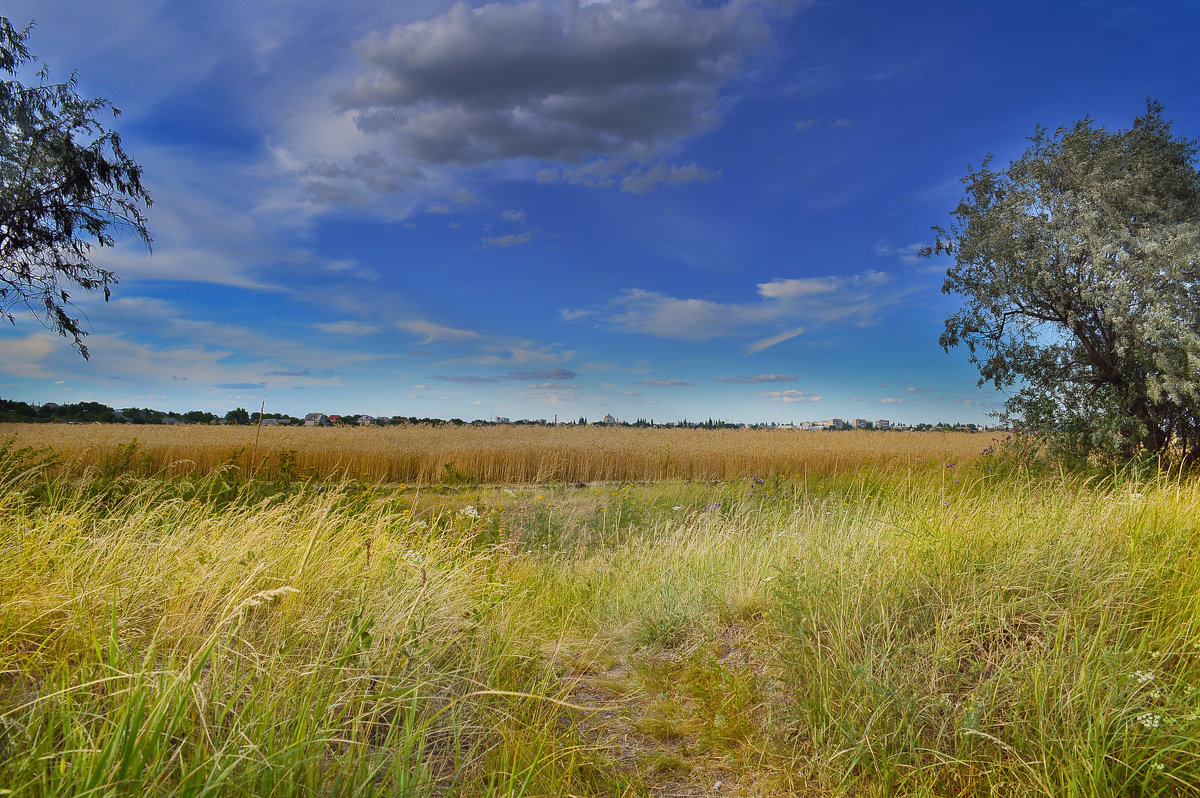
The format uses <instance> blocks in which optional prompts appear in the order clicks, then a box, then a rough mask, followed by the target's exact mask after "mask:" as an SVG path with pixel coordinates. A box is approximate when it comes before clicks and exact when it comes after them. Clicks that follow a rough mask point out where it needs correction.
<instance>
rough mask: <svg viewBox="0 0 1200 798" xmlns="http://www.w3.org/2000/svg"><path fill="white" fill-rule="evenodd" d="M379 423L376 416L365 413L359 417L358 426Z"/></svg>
mask: <svg viewBox="0 0 1200 798" xmlns="http://www.w3.org/2000/svg"><path fill="white" fill-rule="evenodd" d="M378 423H379V419H377V418H375V416H366V415H364V416H359V417H358V426H360V427H370V426H372V425H374V424H378Z"/></svg>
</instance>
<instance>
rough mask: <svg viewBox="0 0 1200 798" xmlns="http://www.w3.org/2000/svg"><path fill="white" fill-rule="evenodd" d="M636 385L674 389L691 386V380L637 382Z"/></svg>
mask: <svg viewBox="0 0 1200 798" xmlns="http://www.w3.org/2000/svg"><path fill="white" fill-rule="evenodd" d="M637 384H638V385H650V386H654V387H660V388H661V387H674V386H681V385H691V384H692V381H691V380H638V381H637Z"/></svg>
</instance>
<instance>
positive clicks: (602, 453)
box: [0, 424, 990, 484]
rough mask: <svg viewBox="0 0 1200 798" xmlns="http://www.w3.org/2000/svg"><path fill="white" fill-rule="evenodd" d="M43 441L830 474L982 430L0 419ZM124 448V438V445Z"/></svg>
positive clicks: (111, 450) (433, 461)
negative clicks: (308, 424)
mask: <svg viewBox="0 0 1200 798" xmlns="http://www.w3.org/2000/svg"><path fill="white" fill-rule="evenodd" d="M13 436H15V437H16V440H17V442H18V445H20V446H35V447H46V446H48V447H51V448H53V449H54V450H55V451H58V452H61V453H63V454H65V455H66V456H67V457H68V458H69V460H70V461H71V463H72V464H74V465H75V466H76V467H77V468H84V467H88V466H93V467H96V466H100V467H103V466H105V465H106V464H111V463H112V462H113V460H112V458H113V456H114V454H118V455H119V456H121V457H124V458H125V459H126V460H127V461H128V463H127V464H128V465H131V466H136V467H138V468H141V469H142V470H144V471H146V472H147V473H167V474H196V473H199V474H204V473H208V472H209V471H211V470H212V469H214V468H220V467H223V466H227V465H230V464H233V465H236V466H238V467H240V468H243V469H245V470H247V471H249V472H252V473H255V474H257V475H260V476H267V475H271V474H275V473H278V471H279V470H280V468H281V467H282V469H283V470H284V471H285V472H286V473H288V474H289V475H292V474H296V475H302V476H322V477H329V476H334V475H347V476H351V477H354V478H360V479H365V480H370V481H384V482H406V483H417V482H420V483H426V484H428V483H435V482H447V481H450V482H454V481H457V482H484V483H505V484H511V483H514V482H556V481H557V482H593V481H597V480H599V481H614V480H646V479H735V478H737V477H740V476H744V475H746V474H751V473H759V474H794V473H801V474H803V473H834V472H839V471H843V470H847V469H855V468H860V467H887V468H891V467H898V466H899V467H909V466H922V465H928V464H930V463H936V462H950V461H955V460H964V459H967V458H973V457H976V456H978V455H979V452H980V450H981V449H982V448H984V447H985V446H987V445H988V441H989V440H990V437H989V436H987V435H980V434H972V433H967V432H958V433H929V432H868V431H861V430H860V431H854V432H850V431H845V432H819V433H818V432H798V431H794V430H788V431H773V430H688V429H634V428H628V427H612V428H609V427H578V428H576V427H525V426H511V427H508V426H506V427H470V426H466V427H453V426H440V427H429V426H424V425H422V426H416V427H365V428H364V427H327V428H316V427H263V428H262V429H259V428H257V427H233V426H230V427H220V426H191V427H166V426H133V425H128V424H121V425H118V424H93V425H79V426H68V425H61V424H0V440H5V439H7V438H10V437H13ZM131 444H133V447H132V448H130V445H131Z"/></svg>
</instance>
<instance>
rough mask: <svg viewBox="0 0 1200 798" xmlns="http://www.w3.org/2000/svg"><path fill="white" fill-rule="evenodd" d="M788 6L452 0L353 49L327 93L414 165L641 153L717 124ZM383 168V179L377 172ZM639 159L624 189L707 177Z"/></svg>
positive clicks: (665, 0) (752, 1) (768, 2)
mask: <svg viewBox="0 0 1200 798" xmlns="http://www.w3.org/2000/svg"><path fill="white" fill-rule="evenodd" d="M788 7H789V4H788V3H786V2H784V3H780V2H777V1H776V0H728V2H725V3H722V4H720V5H716V4H713V3H696V2H689V1H688V0H638V2H629V1H628V0H610V1H609V2H596V3H589V4H586V5H581V4H580V3H579V2H578V0H564V1H563V2H551V0H530V1H528V2H521V3H515V4H503V3H492V4H489V5H484V6H481V7H478V8H471V7H470V6H468V5H467V4H466V3H458V4H456V5H454V6H453V7H452V8H451V9H450V10H449V11H446V12H445V13H443V14H441V15H439V16H436V17H434V18H432V19H429V20H425V21H422V22H415V23H411V24H407V25H397V26H395V27H393V28H391V29H390V30H388V31H376V32H374V33H372V34H370V35H368V36H367V37H366V38H364V39H362V40H361V41H359V42H358V43H357V45H356V46H355V49H356V52H357V54H358V56H359V58H360V59H361V60H362V61H363V62H364V63H365V64H366V65H367V66H368V67H369V69H370V72H369V73H368V74H365V75H363V76H361V77H359V78H358V79H357V80H355V82H354V83H353V85H352V86H351V87H350V88H348V89H346V90H344V91H342V92H340V93H338V94H337V95H336V96H335V98H334V99H335V102H336V103H337V104H338V105H339V106H340V107H341V108H343V109H345V110H348V111H351V112H353V113H355V114H357V116H356V121H357V124H358V126H359V128H360V129H362V130H364V131H368V132H373V133H380V134H385V135H387V136H390V137H391V138H392V139H393V140H394V143H395V145H396V147H397V149H398V151H399V152H400V154H402V155H404V156H406V157H407V158H409V159H411V160H412V161H413V162H417V163H456V164H476V163H483V162H489V161H499V160H507V159H514V158H536V159H540V160H547V161H555V162H561V163H569V164H579V163H581V162H583V161H585V160H588V159H591V158H595V157H598V156H605V157H609V158H616V159H619V160H623V161H627V162H641V163H645V162H647V161H650V160H652V159H653V158H654V157H655V156H656V155H658V154H660V153H662V152H664V151H665V150H668V149H669V148H670V146H671V145H672V144H673V143H674V142H676V141H678V140H680V139H683V138H687V137H689V136H693V135H696V134H698V133H701V132H703V131H705V130H708V129H710V128H712V127H714V126H716V125H718V124H719V123H720V121H721V107H720V96H721V90H722V87H723V86H724V85H725V84H727V83H728V82H729V81H730V80H731V79H733V78H735V77H736V76H738V75H739V74H740V73H741V72H742V71H743V70H744V68H745V64H746V61H747V59H748V58H749V57H750V56H752V55H753V54H754V53H756V52H757V51H759V50H761V49H762V48H764V47H765V46H766V45H767V44H768V43H769V41H770V32H769V24H770V19H771V16H772V15H773V14H774V13H776V12H777V11H780V10H781V9H783V10H786V8H788ZM389 177H390V176H389ZM710 177H711V175H710V174H709V173H707V172H705V171H704V170H702V169H699V167H696V166H694V165H690V164H689V165H688V166H685V167H678V168H675V169H674V171H672V168H671V167H666V166H658V167H652V168H651V169H650V170H649V171H643V172H641V173H640V176H639V177H637V179H635V181H634V183H633V184H632V185H631V186H630V190H645V189H647V188H649V187H650V186H652V185H654V184H655V183H662V182H683V181H685V180H687V179H708V178H710Z"/></svg>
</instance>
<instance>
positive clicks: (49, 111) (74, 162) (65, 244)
mask: <svg viewBox="0 0 1200 798" xmlns="http://www.w3.org/2000/svg"><path fill="white" fill-rule="evenodd" d="M31 30H32V27H26V28H24V29H23V30H17V29H15V28H14V27H13V26H12V25H11V24H10V22H9V21H8V20H7V19H5V18H3V17H0V71H2V72H4V73H7V75H8V76H9V79H7V80H3V81H0V131H2V132H0V318H4V319H7V320H8V321H9V322H10V323H13V324H15V323H16V318H15V316H14V311H15V309H16V308H18V307H19V306H21V305H24V306H25V307H26V308H28V309H29V310H30V311H31V312H32V313H33V314H34V315H35V316H36V317H37V318H39V319H40V320H41V321H42V323H43V324H45V325H46V326H47V327H48V328H50V329H53V330H54V331H56V332H57V333H59V334H60V335H63V336H64V337H68V338H70V339H72V341H73V345H74V346H75V348H76V349H78V350H79V353H80V354H81V355H82V356H83V357H84V358H85V359H86V358H87V357H88V349H87V346H85V345H84V343H83V338H84V336H85V335H87V331H86V330H84V329H83V326H82V324H81V320H80V318H79V315H78V309H77V308H76V307H75V306H74V305H73V304H72V302H71V293H70V292H71V291H72V290H74V289H75V288H80V289H83V290H85V291H95V290H102V291H103V293H104V299H105V300H106V301H107V300H108V298H109V295H110V287H111V286H112V285H114V284H115V283H116V282H117V276H116V275H115V274H114V273H113V272H112V271H110V270H108V269H106V268H103V267H101V266H98V265H97V264H95V263H93V262H92V254H93V250H94V249H95V248H96V247H112V246H114V245H115V243H116V236H117V235H118V234H119V233H122V232H124V233H129V234H132V235H134V236H135V237H137V238H138V239H140V240H142V241H143V242H145V243H146V244H149V242H150V235H149V233H148V231H147V229H146V218H145V216H144V209H145V208H147V207H149V205H150V204H151V200H150V195H149V194H148V193H147V192H146V190H145V188H144V187H143V186H142V169H141V167H140V166H138V165H137V163H135V162H134V161H133V159H131V158H130V157H129V156H128V155H127V154H126V153H125V150H124V149H123V148H122V146H121V139H120V136H118V135H117V133H116V132H114V131H112V130H110V129H108V128H106V127H105V125H104V124H103V122H102V121H101V120H102V116H104V115H105V113H106V112H111V113H112V115H113V116H114V117H115V116H117V115H118V114H119V113H120V112H119V111H118V110H117V109H116V108H113V107H112V106H111V105H110V104H109V103H108V102H107V101H106V100H103V99H88V98H85V97H81V96H80V95H79V93H78V91H77V90H76V76H75V75H74V74H72V75H71V77H70V78H69V79H68V80H67V81H65V82H62V83H51V82H49V71H48V70H47V68H46V67H42V68H41V69H40V70H38V71H37V72H36V79H37V83H36V85H28V86H27V85H24V84H22V83H21V82H20V81H19V80H17V74H18V72H19V71H20V70H21V69H22V68H23V67H25V66H26V65H29V64H32V63H33V61H34V57H33V56H32V55H30V52H29V48H28V46H27V41H28V38H29V34H30V32H31Z"/></svg>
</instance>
